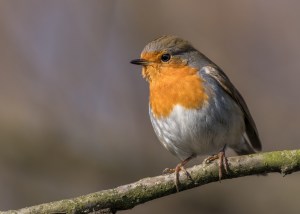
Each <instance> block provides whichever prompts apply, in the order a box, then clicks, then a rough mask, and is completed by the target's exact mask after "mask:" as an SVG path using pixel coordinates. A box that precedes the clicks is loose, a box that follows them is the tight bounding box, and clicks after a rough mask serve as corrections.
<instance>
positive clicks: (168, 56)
mask: <svg viewBox="0 0 300 214" xmlns="http://www.w3.org/2000/svg"><path fill="white" fill-rule="evenodd" d="M160 59H161V61H163V62H168V61H169V60H170V59H171V55H170V54H168V53H166V54H163V55H161V57H160Z"/></svg>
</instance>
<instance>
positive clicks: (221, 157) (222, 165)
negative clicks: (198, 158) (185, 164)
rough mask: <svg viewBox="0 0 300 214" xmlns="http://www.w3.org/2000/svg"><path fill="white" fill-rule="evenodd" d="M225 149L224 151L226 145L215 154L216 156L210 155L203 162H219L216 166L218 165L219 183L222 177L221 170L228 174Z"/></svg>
mask: <svg viewBox="0 0 300 214" xmlns="http://www.w3.org/2000/svg"><path fill="white" fill-rule="evenodd" d="M225 149H226V145H225V146H224V147H223V148H222V150H221V151H220V152H219V153H218V154H216V155H212V156H209V157H208V158H206V159H205V160H204V163H206V164H209V163H211V162H212V161H214V160H217V159H218V160H219V162H218V165H219V181H221V179H222V176H223V172H222V168H224V170H225V172H226V173H228V161H227V158H226V156H225Z"/></svg>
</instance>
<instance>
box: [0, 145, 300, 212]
mask: <svg viewBox="0 0 300 214" xmlns="http://www.w3.org/2000/svg"><path fill="white" fill-rule="evenodd" d="M228 163H229V169H230V170H229V173H228V174H225V175H224V176H223V179H232V178H237V177H243V176H247V175H254V174H266V173H271V172H279V173H282V174H283V175H286V174H290V173H292V172H295V171H300V150H290V151H275V152H268V153H259V154H253V155H247V156H238V157H231V158H228ZM188 172H189V173H190V174H191V177H192V179H193V180H192V181H191V180H189V179H188V178H187V177H186V176H185V174H183V173H181V175H180V188H181V189H180V191H183V190H186V189H191V188H194V187H197V186H201V185H204V184H208V183H211V182H215V181H218V179H219V174H218V165H217V163H216V162H213V163H211V164H209V165H207V164H200V165H196V166H194V167H191V168H189V169H188ZM266 179H268V178H266ZM174 193H176V188H175V185H174V175H173V174H170V175H161V176H157V177H151V178H144V179H142V180H140V181H137V182H135V183H131V184H127V185H124V186H119V187H117V188H114V189H110V190H103V191H100V192H96V193H91V194H88V195H84V196H80V197H77V198H73V199H66V200H61V201H56V202H50V203H46V204H41V205H36V206H32V207H27V208H23V209H20V210H10V211H6V212H0V213H2V214H12V213H23V214H26V213H28V214H29V213H30V214H34V213H67V214H69V213H94V212H96V211H98V212H97V213H115V212H117V211H118V210H126V209H131V208H133V207H135V206H137V205H138V204H142V203H145V202H147V201H150V200H153V199H156V198H160V197H163V196H166V195H170V194H174Z"/></svg>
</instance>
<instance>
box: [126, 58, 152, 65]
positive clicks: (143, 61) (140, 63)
mask: <svg viewBox="0 0 300 214" xmlns="http://www.w3.org/2000/svg"><path fill="white" fill-rule="evenodd" d="M130 63H131V64H135V65H148V64H149V62H148V61H147V60H145V59H134V60H131V61H130Z"/></svg>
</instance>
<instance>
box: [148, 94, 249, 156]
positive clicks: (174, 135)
mask: <svg viewBox="0 0 300 214" xmlns="http://www.w3.org/2000/svg"><path fill="white" fill-rule="evenodd" d="M219 98H220V99H214V98H213V99H212V100H211V101H212V102H210V104H205V105H204V106H203V107H202V108H201V109H193V110H191V109H186V108H184V107H182V106H180V105H176V106H175V107H174V108H173V110H172V113H171V114H170V115H169V117H167V118H161V119H157V118H155V117H154V116H153V114H152V111H151V107H150V109H149V110H150V112H149V113H150V118H151V122H152V125H153V128H154V131H155V133H156V135H157V136H158V139H159V140H160V142H161V143H162V144H163V145H164V147H165V148H166V149H167V150H169V151H170V152H171V153H173V154H174V155H176V156H177V157H179V158H180V159H181V160H184V159H186V158H188V157H190V156H191V155H211V154H215V153H217V152H219V151H220V150H221V149H222V148H223V147H224V145H228V146H230V145H237V144H239V143H240V142H241V140H242V136H243V133H244V126H245V125H244V119H243V114H242V112H241V110H240V108H239V106H238V105H237V104H236V103H235V102H234V101H233V100H232V99H231V98H230V97H229V96H228V95H227V94H222V96H220V97H219Z"/></svg>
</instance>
